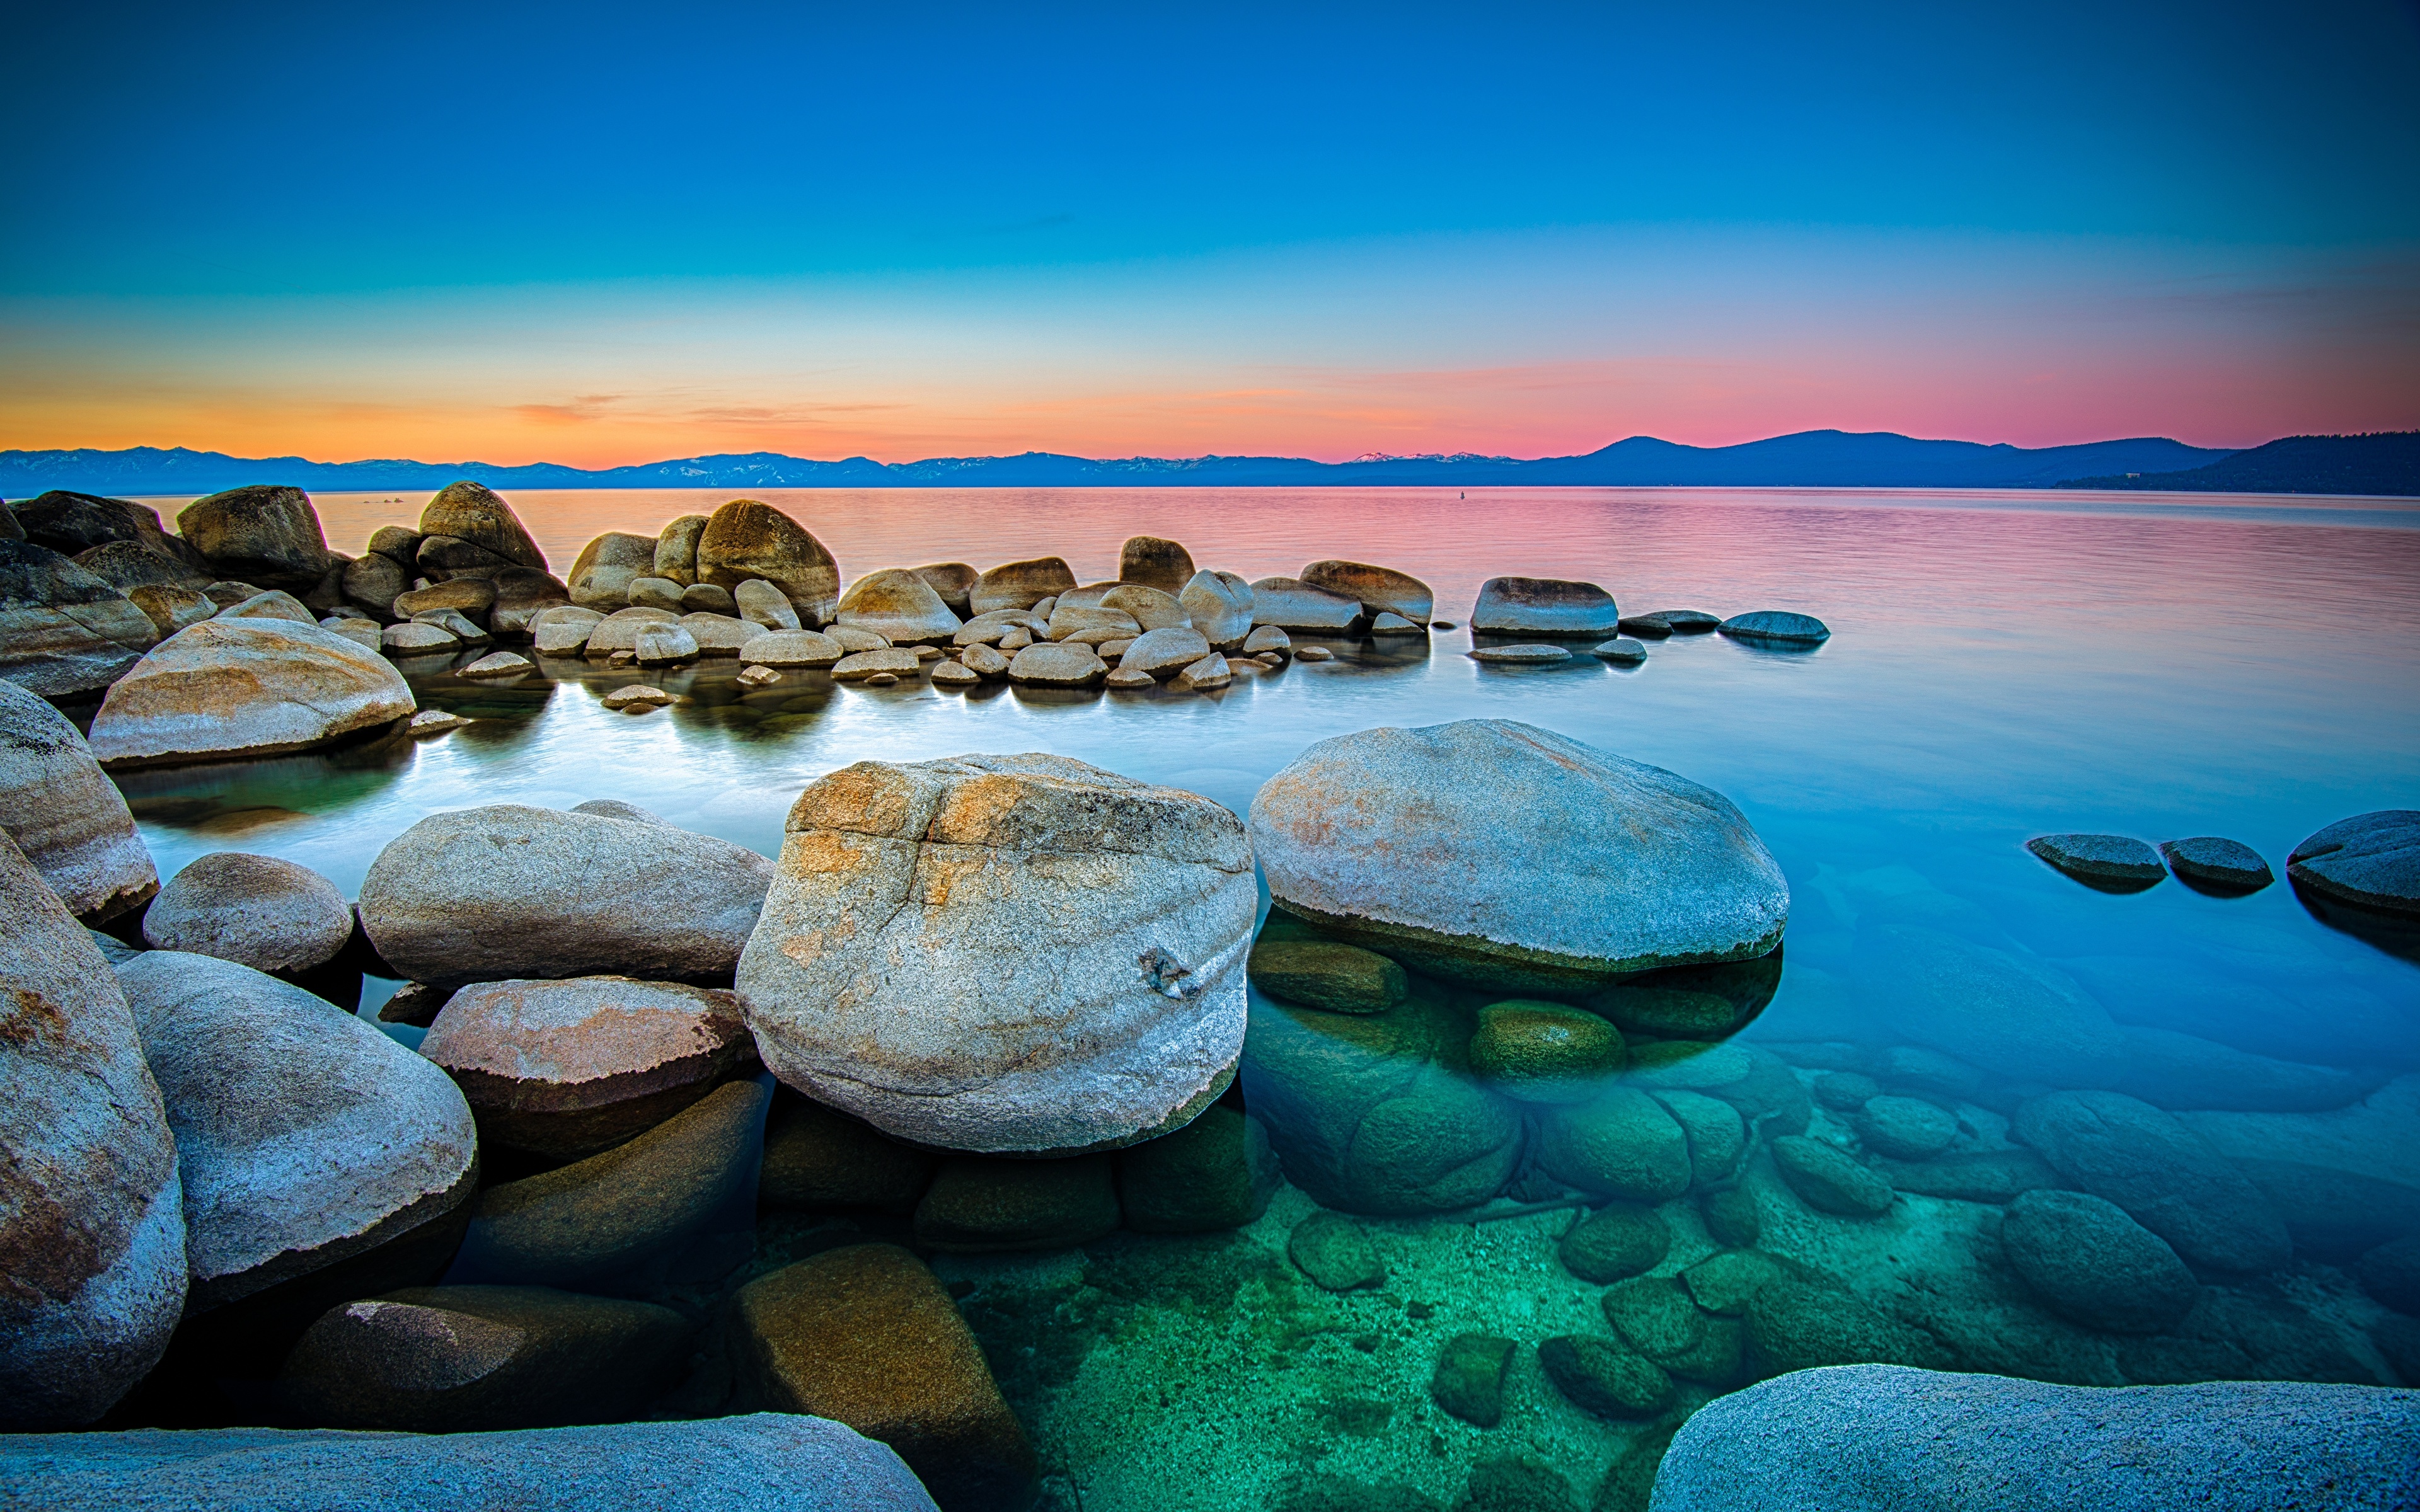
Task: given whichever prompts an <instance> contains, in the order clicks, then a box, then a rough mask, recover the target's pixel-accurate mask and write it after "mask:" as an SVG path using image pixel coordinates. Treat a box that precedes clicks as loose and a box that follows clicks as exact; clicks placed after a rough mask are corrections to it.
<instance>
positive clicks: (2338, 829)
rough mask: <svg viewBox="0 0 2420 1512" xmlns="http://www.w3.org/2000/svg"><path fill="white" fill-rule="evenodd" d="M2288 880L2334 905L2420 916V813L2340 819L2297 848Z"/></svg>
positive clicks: (2386, 812) (2288, 863)
mask: <svg viewBox="0 0 2420 1512" xmlns="http://www.w3.org/2000/svg"><path fill="white" fill-rule="evenodd" d="M2286 874H2287V875H2288V876H2289V877H2291V878H2293V879H2294V882H2295V884H2296V885H2297V886H2300V887H2307V888H2309V889H2310V890H2311V891H2313V892H2315V893H2318V894H2319V896H2321V897H2322V898H2326V899H2329V900H2331V901H2333V902H2335V903H2350V904H2351V905H2352V906H2353V907H2356V908H2366V909H2370V910H2372V911H2374V912H2378V913H2386V914H2402V915H2420V809H2381V810H2378V811H2377V812H2375V813H2366V814H2355V815H2354V816H2353V817H2351V818H2350V819H2339V820H2337V821H2336V822H2335V824H2333V825H2328V826H2327V827H2326V828H2324V829H2321V830H2319V831H2318V832H2316V833H2314V834H2313V835H2312V836H2311V837H2310V838H2309V839H2307V840H2305V841H2303V843H2301V844H2300V845H2297V846H2295V847H2294V852H2293V854H2292V855H2291V856H2288V857H2287V858H2286Z"/></svg>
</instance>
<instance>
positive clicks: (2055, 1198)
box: [2000, 1192, 2201, 1334]
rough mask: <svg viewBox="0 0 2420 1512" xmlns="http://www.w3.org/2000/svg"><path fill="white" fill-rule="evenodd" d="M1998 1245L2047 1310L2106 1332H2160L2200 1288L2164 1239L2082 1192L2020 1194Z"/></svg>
mask: <svg viewBox="0 0 2420 1512" xmlns="http://www.w3.org/2000/svg"><path fill="white" fill-rule="evenodd" d="M2000 1247H2001V1249H2002V1251H2003V1252H2004V1253H2006V1254H2007V1256H2008V1257H2009V1264H2010V1265H2012V1266H2014V1267H2016V1271H2017V1273H2018V1274H2019V1275H2021V1276H2024V1278H2025V1282H2026V1284H2027V1285H2028V1286H2031V1287H2032V1288H2034V1289H2035V1290H2036V1291H2038V1292H2040V1293H2041V1295H2042V1299H2043V1300H2044V1301H2045V1302H2047V1303H2049V1304H2050V1305H2051V1309H2052V1310H2053V1311H2054V1312H2056V1313H2058V1314H2059V1315H2061V1316H2062V1317H2065V1318H2070V1319H2074V1320H2075V1321H2076V1322H2079V1323H2082V1324H2083V1325H2084V1326H2085V1327H2086V1328H2097V1329H2101V1330H2102V1331H2104V1332H2106V1333H2112V1334H2162V1333H2165V1332H2166V1331H2167V1330H2168V1329H2170V1328H2171V1327H2173V1326H2175V1325H2176V1324H2177V1323H2178V1322H2179V1321H2180V1320H2181V1319H2183V1318H2184V1316H2185V1314H2187V1313H2188V1312H2191V1311H2192V1310H2193V1304H2194V1302H2195V1299H2196V1298H2197V1297H2198V1296H2199V1295H2200V1292H2201V1288H2200V1287H2199V1286H2198V1285H2196V1284H2195V1281H2194V1277H2193V1273H2192V1272H2191V1271H2188V1270H2186V1269H2185V1264H2184V1262H2183V1261H2182V1260H2180V1259H2178V1258H2177V1252H2176V1251H2175V1250H2173V1249H2171V1248H2169V1247H2168V1243H2167V1241H2165V1240H2164V1239H2162V1238H2160V1236H2159V1235H2157V1234H2154V1233H2152V1232H2151V1231H2150V1230H2149V1229H2148V1228H2145V1227H2143V1226H2142V1225H2140V1224H2138V1223H2136V1222H2135V1221H2134V1220H2133V1219H2132V1218H2130V1217H2128V1216H2127V1215H2126V1211H2125V1210H2124V1209H2122V1208H2120V1207H2118V1205H2117V1204H2116V1203H2114V1202H2110V1201H2107V1200H2105V1199H2104V1198H2101V1197H2096V1196H2090V1195H2089V1194H2087V1193H2083V1192H2027V1193H2025V1194H2024V1196H2020V1197H2018V1198H2017V1199H2016V1200H2015V1201H2013V1202H2011V1203H2009V1211H2008V1216H2007V1217H2006V1218H2005V1219H2004V1220H2003V1221H2002V1222H2001V1225H2000Z"/></svg>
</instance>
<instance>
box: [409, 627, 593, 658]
mask: <svg viewBox="0 0 2420 1512" xmlns="http://www.w3.org/2000/svg"><path fill="white" fill-rule="evenodd" d="M585 639H586V637H584V636H583V637H582V640H585ZM461 645H462V642H461V641H459V640H456V639H454V632H453V631H451V630H448V629H446V628H445V627H444V626H443V625H423V624H421V623H420V622H418V621H417V620H407V621H405V622H404V623H403V624H401V625H388V626H387V627H386V628H385V629H384V630H381V631H380V632H379V646H380V649H381V650H384V651H387V652H391V653H393V654H394V655H396V656H429V655H433V654H435V653H437V652H441V651H442V652H451V651H457V650H459V649H460V648H461Z"/></svg>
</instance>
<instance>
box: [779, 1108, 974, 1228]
mask: <svg viewBox="0 0 2420 1512" xmlns="http://www.w3.org/2000/svg"><path fill="white" fill-rule="evenodd" d="M938 1164H939V1162H938V1160H937V1158H936V1157H935V1156H934V1155H933V1154H932V1153H931V1152H930V1151H928V1150H922V1149H915V1148H913V1147H912V1146H908V1145H903V1144H900V1143H899V1142H898V1141H897V1140H895V1139H892V1138H891V1137H889V1136H888V1135H886V1134H882V1133H881V1132H880V1131H879V1130H877V1129H876V1128H875V1127H874V1126H873V1125H871V1124H869V1123H867V1122H865V1120H863V1119H852V1118H850V1117H849V1116H848V1115H847V1114H845V1113H843V1112H841V1111H840V1110H839V1109H837V1108H828V1107H826V1106H824V1105H823V1104H822V1103H817V1102H815V1101H814V1099H812V1098H806V1097H801V1096H799V1094H798V1093H796V1092H793V1091H791V1090H790V1089H789V1088H782V1089H781V1090H780V1091H778V1092H777V1093H776V1094H775V1097H774V1103H773V1113H772V1117H771V1118H770V1119H768V1122H767V1123H766V1126H765V1166H764V1170H763V1173H762V1174H761V1175H760V1176H759V1177H758V1178H757V1186H756V1192H757V1196H758V1197H759V1199H760V1200H762V1201H764V1202H767V1203H769V1204H771V1205H772V1206H774V1207H780V1208H805V1209H820V1208H875V1209H879V1210H881V1211H886V1212H910V1211H914V1209H915V1207H916V1202H917V1199H918V1198H920V1197H922V1196H923V1195H924V1188H925V1187H926V1186H927V1185H929V1184H931V1182H932V1180H933V1168H934V1166H935V1165H938Z"/></svg>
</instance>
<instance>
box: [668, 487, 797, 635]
mask: <svg viewBox="0 0 2420 1512" xmlns="http://www.w3.org/2000/svg"><path fill="white" fill-rule="evenodd" d="M651 563H652V557H651ZM751 579H762V580H763V581H766V582H769V583H771V584H772V585H773V586H774V587H775V588H778V589H780V590H781V592H782V594H783V597H785V598H787V599H788V600H789V601H790V604H791V606H792V607H793V608H795V609H797V610H798V613H799V621H800V623H802V624H807V625H828V624H830V623H831V618H832V614H833V612H834V611H835V610H836V609H838V608H839V595H840V566H839V564H838V563H835V562H833V561H832V555H831V553H830V551H827V550H825V549H824V545H823V543H822V542H821V541H818V540H816V539H815V538H814V536H813V535H811V534H809V533H808V532H807V531H806V528H805V527H804V526H802V525H800V524H799V522H798V521H797V520H794V519H792V518H791V517H789V516H787V515H784V514H783V513H782V512H781V511H780V510H778V509H775V508H774V507H772V506H771V505H770V504H765V503H759V502H758V501H755V500H753V499H734V500H732V501H730V502H729V503H727V504H724V505H723V506H722V507H721V508H720V509H718V510H716V511H715V512H714V514H713V515H712V516H711V517H709V518H708V519H707V520H706V529H705V530H704V531H703V532H699V535H698V538H697V580H698V581H700V582H704V583H713V584H715V585H716V586H718V587H721V588H729V589H732V590H734V591H735V596H736V593H737V589H738V588H739V586H740V585H741V584H742V583H745V582H748V581H749V580H751Z"/></svg>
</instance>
